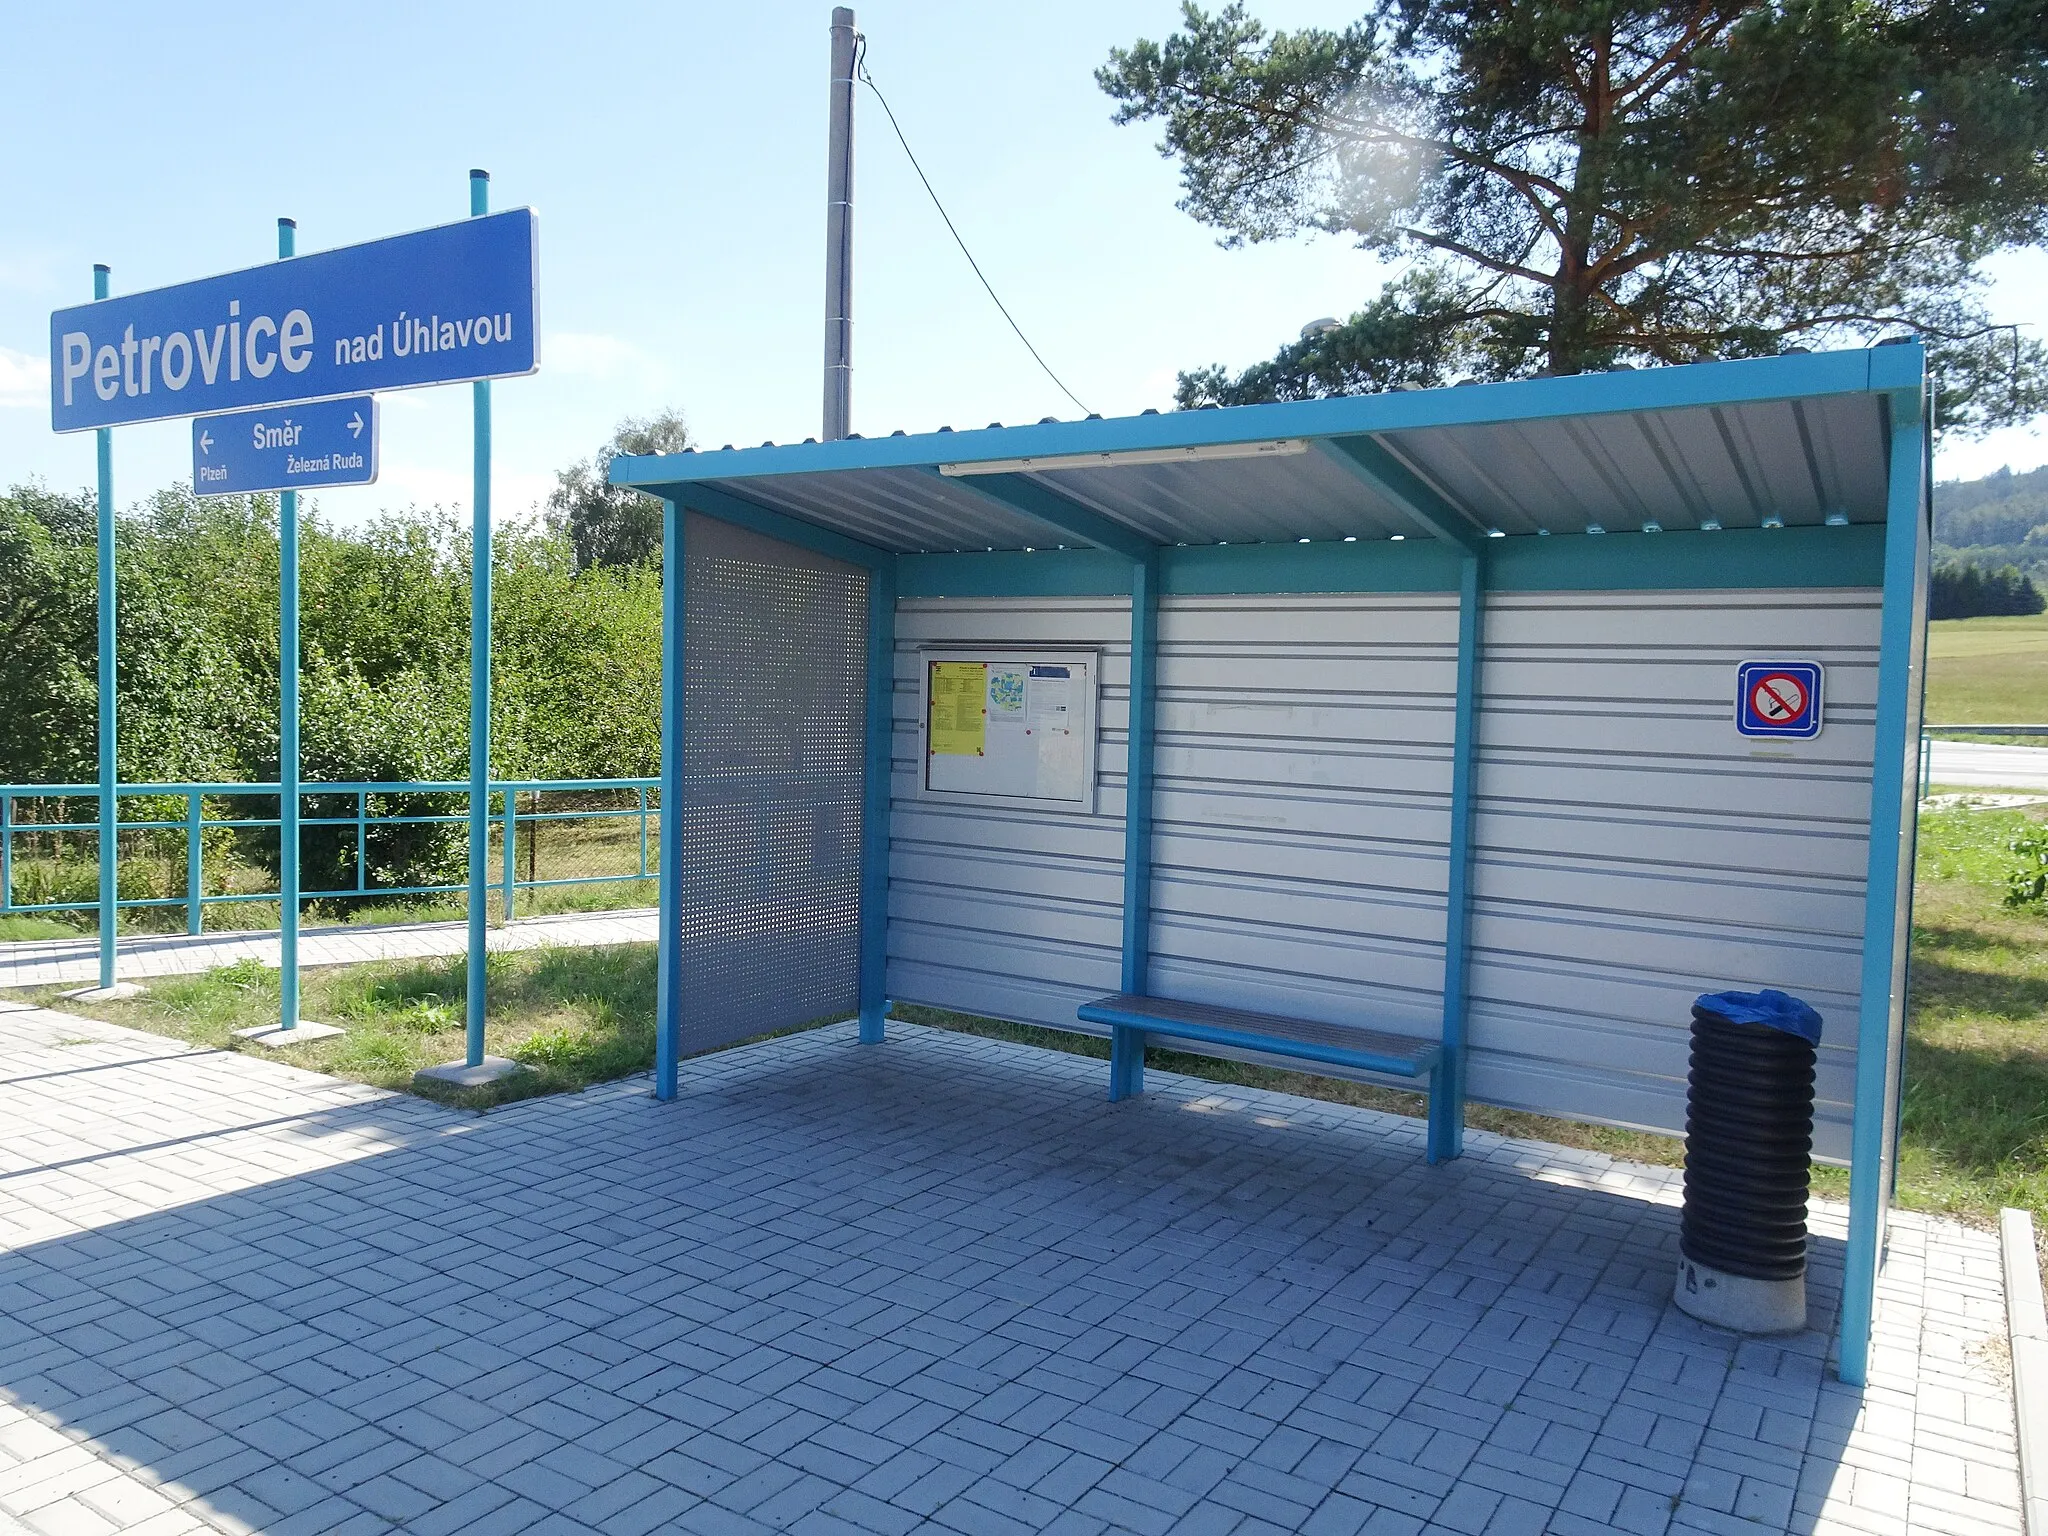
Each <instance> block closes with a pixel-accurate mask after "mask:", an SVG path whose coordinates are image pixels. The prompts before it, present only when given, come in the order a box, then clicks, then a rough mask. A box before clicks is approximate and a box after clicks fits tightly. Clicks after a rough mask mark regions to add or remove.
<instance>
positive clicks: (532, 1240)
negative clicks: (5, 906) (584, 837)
mask: <svg viewBox="0 0 2048 1536" xmlns="http://www.w3.org/2000/svg"><path fill="white" fill-rule="evenodd" d="M1105 1071H1106V1069H1105V1067H1104V1064H1103V1063H1101V1062H1098V1061H1093V1060H1086V1059H1081V1058H1075V1057H1069V1056H1063V1055H1059V1054H1055V1053H1051V1052H1045V1051H1038V1050H1033V1049H1031V1048H1028V1047H1024V1046H1017V1045H1009V1044H1005V1043H1000V1042H995V1041H988V1040H981V1039H975V1038H970V1037H965V1036H959V1035H950V1034H945V1033H941V1032H937V1031H932V1030H924V1029H918V1028H913V1027H909V1026H903V1025H892V1026H891V1038H890V1041H889V1043H888V1044H887V1045H884V1046H880V1047H872V1046H870V1047H863V1046H859V1045H857V1044H856V1043H855V1039H854V1032H853V1029H852V1026H850V1025H847V1026H834V1027H829V1028H826V1029H822V1030H817V1031H813V1032H811V1033H808V1034H804V1035H799V1036H792V1037H787V1038H783V1039H779V1040H774V1041H768V1042H764V1043H761V1044H757V1045H753V1046H748V1047H745V1048H742V1049H736V1050H732V1051H727V1052H723V1053H720V1054H718V1055H715V1056H711V1057H705V1058H699V1059H697V1060H694V1061H691V1062H688V1063H686V1064H685V1068H684V1092H683V1095H682V1097H681V1098H680V1099H679V1100H678V1101H677V1102H675V1103H673V1104H667V1105H663V1104H657V1103H655V1102H654V1101H653V1100H652V1099H651V1098H650V1097H649V1095H648V1083H647V1080H646V1079H644V1078H641V1079H635V1080H631V1081H626V1082H621V1083H618V1084H614V1085H611V1086H609V1087H606V1088H602V1089H596V1090H592V1091H590V1092H587V1093H584V1094H581V1095H576V1096H564V1097H557V1098H549V1099H541V1100H531V1101H528V1102H525V1103H522V1104H518V1105H513V1106H509V1107H506V1108H503V1109H499V1110H494V1111H492V1112H491V1113H490V1114H488V1115H483V1116H478V1115H472V1114H464V1113H458V1112H456V1111H453V1110H448V1109H444V1108H440V1107H437V1106H434V1105H431V1104H428V1103H425V1102H423V1101H421V1100H417V1099H411V1098H407V1097H403V1096H396V1095H390V1094H385V1093H380V1092H377V1091H373V1090H370V1089H365V1088H361V1087H357V1086H354V1085H351V1084H346V1083H341V1082H338V1081H336V1080H334V1079H330V1078H325V1077H321V1076H319V1075H317V1074H314V1073H310V1072H307V1071H304V1070H302V1069H300V1068H296V1067H293V1066H290V1065H288V1064H286V1063H282V1062H277V1061H271V1060H262V1059H256V1058H254V1057H250V1056H244V1055H235V1054H226V1053H219V1052H212V1051H205V1050H198V1049H189V1048H185V1047H182V1046H180V1045H178V1044H176V1043H174V1042H169V1041H166V1040H163V1039H160V1038H157V1037H154V1036H150V1035H144V1034H139V1033H135V1032H131V1031H127V1030H122V1029H119V1028H116V1027H114V1026H110V1025H106V1024H100V1023H92V1022H87V1021H84V1020H79V1019H75V1018H68V1017H66V1016H64V1015H61V1014H55V1013H49V1012H41V1011H32V1010H26V1009H20V1008H8V1009H6V1010H5V1011H0V1528H4V1527H6V1526H7V1525H8V1524H9V1523H10V1522H14V1523H18V1524H19V1525H21V1526H23V1527H24V1528H26V1529H29V1530H32V1531H35V1532H37V1533H39V1536H63V1533H85V1536H91V1533H99V1532H105V1531H111V1530H127V1531H136V1532H145V1533H148V1536H178V1533H183V1532H195V1531H205V1530H209V1529H217V1530H224V1531H235V1532H240V1531H264V1532H272V1533H277V1536H311V1533H314V1532H322V1531H334V1532H350V1533H364V1536H367V1533H372V1532H378V1531H386V1530H404V1531H408V1532H417V1533H419V1536H447V1533H454V1532H464V1533H471V1536H510V1533H514V1532H521V1531H525V1532H532V1533H536V1536H538V1533H543V1532H545V1533H550V1536H553V1533H578V1532H590V1531H598V1532H603V1533H605V1536H640V1533H643V1532H649V1531H655V1530H661V1531H694V1532H705V1533H712V1532H730V1533H755V1532H769V1531H788V1532H793V1533H803V1536H812V1533H816V1536H825V1533H845V1536H853V1533H857V1532H870V1533H877V1536H900V1533H907V1532H910V1531H920V1530H921V1531H933V1532H950V1533H954V1536H1005V1533H1024V1532H1033V1531H1042V1532H1057V1533H1062V1536H1066V1533H1072V1536H1087V1533H1095V1532H1103V1531H1111V1530H1115V1531H1130V1532H1138V1533H1144V1536H1165V1533H1169V1532H1172V1533H1190V1536H1212V1533H1213V1536H1225V1533H1228V1536H1268V1533H1275V1532H1282V1531H1290V1532H1291V1531H1298V1532H1301V1533H1304V1536H1344V1533H1351V1532H1369V1533H1372V1536H1402V1533H1407V1536H1416V1533H1423V1532H1429V1533H1450V1532H1459V1533H1465V1536H1475V1533H1517V1532H1532V1533H1533V1532H1540V1531H1554V1532H1560V1533H1577V1532H1596V1531H1597V1532H1608V1531H1626V1532H1635V1533H1658V1532H1665V1531H1678V1530H1685V1531H1708V1532H1720V1533H1739V1532H1748V1533H1755V1532H1782V1531H1788V1530H1790V1531H1802V1532H1806V1531H1826V1532H1852V1531H1853V1532H1877V1533H1882V1532H1907V1531H1912V1532H1926V1531H1935V1532H1950V1533H1963V1532H1976V1531H2001V1532H2006V1531H2018V1530H2019V1529H2020V1523H2019V1522H2020V1517H2019V1512H2018V1511H2019V1502H2018V1489H2017V1486H2016V1476H2015V1472H2014V1465H2015V1458H2014V1450H2013V1442H2012V1426H2011V1406H2010V1400H2009V1393H2008V1389H2007V1388H2006V1387H2005V1385H2004V1384H2003V1382H2002V1380H2001V1377H2000V1374H1999V1364H1998V1358H1999V1346H2000V1343H2001V1342H2002V1338H2003V1327H2002V1304H2001V1298H2000V1294H1999V1269H1998V1255H1997V1246H1996V1242H1995V1239H1994V1238H1993V1237H1992V1236H1991V1235H1990V1234H1987V1233H1980V1232H1973V1231H1968V1230H1965V1229H1962V1228H1960V1227H1957V1226H1954V1225H1950V1224H1947V1223H1943V1222H1938V1221H1931V1220H1926V1219H1922V1218H1917V1217H1910V1216H1902V1217H1900V1218H1899V1219H1898V1221H1897V1223H1896V1225H1895V1227H1894V1232H1895V1242H1894V1247H1893V1253H1892V1258H1891V1262H1890V1265H1889V1266H1888V1269H1887V1273H1886V1277H1885V1282H1884V1297H1883V1303H1882V1309H1881V1312H1880V1316H1879V1334H1880V1336H1879V1343H1878V1349H1877V1356H1876V1375H1875V1380H1874V1384H1873V1385H1872V1387H1871V1388H1870V1389H1869V1390H1868V1391H1867V1392H1857V1391H1853V1390H1851V1389H1849V1388H1846V1387H1843V1386H1841V1385H1840V1384H1839V1383H1838V1382H1836V1381H1834V1380H1833V1378H1832V1377H1831V1376H1830V1375H1829V1374H1828V1373H1827V1371H1826V1370H1825V1367H1824V1357H1825V1355H1826V1353H1827V1334H1826V1327H1827V1325H1828V1324H1829V1322H1830V1321H1831V1318H1830V1316H1829V1314H1830V1313H1831V1311H1832V1303H1833V1297H1834V1294H1835V1291H1836V1288H1837V1285H1838V1281H1839V1255H1840V1245H1839V1241H1838V1239H1839V1236H1840V1233H1841V1230H1842V1212H1841V1210H1840V1209H1839V1208H1834V1207H1822V1208H1821V1209H1820V1210H1819V1211H1818V1212H1817V1226H1818V1230H1819V1231H1820V1233H1821V1234H1822V1236H1821V1237H1820V1239H1819V1240H1818V1244H1817V1248H1818V1253H1817V1258H1816V1265H1815V1281H1816V1285H1815V1290H1816V1302H1817V1309H1816V1310H1817V1315H1816V1318H1815V1322H1816V1325H1817V1327H1816V1330H1815V1331H1813V1332H1809V1333H1806V1334H1802V1335H1799V1336H1796V1337H1792V1338H1788V1339H1779V1340H1771V1341H1750V1342H1742V1341H1739V1340H1737V1339H1735V1338H1734V1337H1732V1336H1730V1335H1727V1334H1723V1333H1719V1332H1716V1331H1713V1330H1711V1329H1708V1328H1706V1327H1704V1326H1702V1325H1699V1324H1696V1323H1693V1322H1691V1321H1690V1320H1688V1319H1686V1318H1685V1317H1684V1316H1682V1315H1681V1314H1679V1313H1678V1312H1676V1311H1675V1310H1674V1309H1673V1308H1672V1307H1671V1306H1670V1305H1669V1304H1668V1301H1667V1297H1668V1294H1669V1288H1670V1280H1671V1271H1672V1263H1673V1255H1674V1251H1675V1241H1676V1237H1675V1234H1676V1227H1677V1211H1676V1208H1675V1205H1676V1199H1677V1191H1676V1182H1675V1178H1674V1176H1673V1175H1672V1174H1671V1173H1670V1172H1668V1171H1664V1170H1658V1169H1650V1168H1643V1167H1638V1166H1632V1165H1627V1164H1621V1163H1617V1162H1614V1161H1612V1160H1610V1159H1608V1158H1606V1157H1603V1156H1600V1155H1598V1154H1592V1153H1580V1152H1573V1151H1568V1150H1565V1149H1561V1148H1557V1147H1552V1146H1545V1145H1542V1144H1538V1143H1533V1142H1517V1141H1509V1140H1505V1139H1502V1138H1499V1137H1495V1136H1489V1135H1484V1134H1475V1135H1473V1136H1472V1137H1471V1148H1472V1150H1471V1155H1469V1156H1468V1157H1467V1158H1465V1159H1464V1160H1462V1161H1461V1162H1458V1163H1455V1164H1452V1165H1449V1166H1446V1167H1443V1168H1437V1169H1431V1168H1428V1167H1426V1166H1424V1164H1423V1161H1422V1155H1421V1152H1422V1125H1421V1123H1420V1122H1419V1121H1415V1120H1409V1119H1403V1118H1401V1117H1398V1116H1391V1115H1383V1114H1377V1113H1374V1112H1370V1111H1366V1110H1360V1109H1352V1108H1347V1107H1343V1106H1337V1105H1330V1104H1324V1103H1319V1102H1315V1101H1310V1100H1304V1099H1297V1098H1292V1097H1289V1096H1286V1095H1282V1094H1274V1093H1266V1092H1260V1091H1256V1090H1241V1089H1219V1088H1218V1087H1217V1086H1216V1085H1214V1084H1210V1083H1205V1082H1201V1081H1198V1080H1194V1079H1188V1078H1178V1077H1175V1076H1173V1075H1171V1074H1168V1073H1164V1072H1153V1073H1151V1074H1149V1075H1148V1085H1149V1086H1150V1087H1151V1088H1152V1090H1153V1091H1152V1092H1150V1093H1148V1094H1147V1095H1146V1096H1144V1097H1143V1098H1139V1099H1134V1100H1131V1101H1128V1102H1126V1103H1123V1104H1119V1105H1110V1104H1108V1103H1106V1102H1105V1101H1104V1077H1105Z"/></svg>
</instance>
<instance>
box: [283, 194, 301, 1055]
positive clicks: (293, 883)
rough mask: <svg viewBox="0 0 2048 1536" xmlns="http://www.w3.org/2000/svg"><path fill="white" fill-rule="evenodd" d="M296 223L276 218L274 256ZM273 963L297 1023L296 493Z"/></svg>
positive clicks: (288, 552) (289, 515)
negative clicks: (275, 938) (275, 941)
mask: <svg viewBox="0 0 2048 1536" xmlns="http://www.w3.org/2000/svg"><path fill="white" fill-rule="evenodd" d="M297 235H298V226H297V225H296V224H294V223H293V222H292V221H291V220H290V219H279V220H278V221H277V258H278V260H280V261H285V260H288V259H289V258H290V257H291V255H292V253H293V250H294V248H295V241H296V237H297ZM277 682H278V718H277V874H278V881H277V888H278V894H277V916H278V926H277V966H278V994H279V1003H280V1007H279V1010H278V1011H279V1016H280V1022H281V1024H282V1026H283V1027H284V1028H285V1029H288V1030H290V1029H297V1028H298V1027H299V809H300V806H299V493H298V492H297V491H284V492H282V493H280V494H279V496H278V498H277Z"/></svg>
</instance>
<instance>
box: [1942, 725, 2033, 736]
mask: <svg viewBox="0 0 2048 1536" xmlns="http://www.w3.org/2000/svg"><path fill="white" fill-rule="evenodd" d="M1920 734H1921V735H1922V736H2048V725H1923V726H1922V727H1921V728H1920Z"/></svg>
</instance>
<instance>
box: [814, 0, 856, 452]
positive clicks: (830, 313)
mask: <svg viewBox="0 0 2048 1536" xmlns="http://www.w3.org/2000/svg"><path fill="white" fill-rule="evenodd" d="M853 49H854V30H853V12H852V11H851V10H849V9H848V8H847V7H845V6H843V5H841V6H835V7H833V10H832V98H831V101H832V106H831V138H830V145H829V164H828V165H827V166H826V168H825V430H824V432H823V434H822V436H823V437H824V439H825V441H826V442H828V443H829V442H832V441H834V440H835V439H838V438H842V437H844V436H846V434H847V433H848V432H850V431H851V430H852V429H853Z"/></svg>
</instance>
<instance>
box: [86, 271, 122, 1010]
mask: <svg viewBox="0 0 2048 1536" xmlns="http://www.w3.org/2000/svg"><path fill="white" fill-rule="evenodd" d="M111 275H112V269H111V268H109V267H107V266H105V265H104V264H95V265H94V267H93V269H92V296H93V297H94V298H95V299H104V298H105V297H106V296H107V292H108V286H107V285H108V279H109V278H110V277H111ZM93 439H94V447H95V448H96V449H97V457H98V469H99V540H100V548H99V556H100V572H99V630H100V633H99V650H100V657H99V685H100V699H99V705H100V835H99V843H100V847H99V853H100V903H99V909H100V986H101V987H102V988H107V987H111V986H113V984H114V941H115V930H116V927H117V925H118V924H119V922H120V901H121V876H120V856H121V846H120V845H121V836H120V825H119V823H120V809H119V807H120V796H119V795H118V794H116V793H115V790H116V788H117V780H116V778H115V775H116V774H117V773H118V772H119V766H118V754H117V753H116V751H115V746H116V739H117V736H116V730H115V713H116V710H115V705H116V702H117V699H118V695H119V691H120V677H119V674H118V673H117V671H116V670H115V662H114V633H115V630H114V620H115V614H116V610H115V594H114V433H113V429H112V428H109V427H101V428H100V429H99V430H98V431H96V432H95V433H93Z"/></svg>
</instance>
